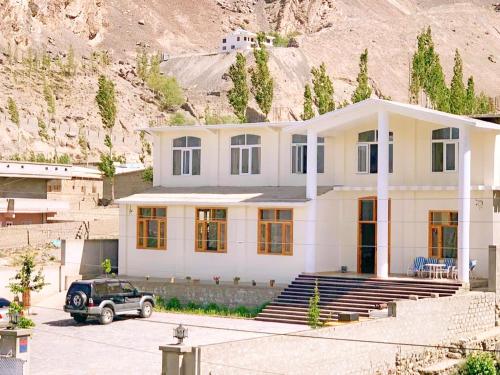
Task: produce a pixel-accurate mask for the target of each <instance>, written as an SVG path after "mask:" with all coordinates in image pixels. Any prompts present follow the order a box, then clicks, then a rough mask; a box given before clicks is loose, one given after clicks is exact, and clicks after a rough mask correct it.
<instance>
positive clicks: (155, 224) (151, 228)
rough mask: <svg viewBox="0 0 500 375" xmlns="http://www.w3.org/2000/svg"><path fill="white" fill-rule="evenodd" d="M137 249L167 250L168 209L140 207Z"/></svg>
mask: <svg viewBox="0 0 500 375" xmlns="http://www.w3.org/2000/svg"><path fill="white" fill-rule="evenodd" d="M137 248H138V249H153V250H155V249H156V250H166V249H167V208H166V207H139V208H138V212H137Z"/></svg>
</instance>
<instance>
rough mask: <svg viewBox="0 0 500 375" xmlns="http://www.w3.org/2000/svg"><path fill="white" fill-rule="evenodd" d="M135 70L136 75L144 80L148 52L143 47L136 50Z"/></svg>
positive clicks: (146, 72) (146, 70)
mask: <svg viewBox="0 0 500 375" xmlns="http://www.w3.org/2000/svg"><path fill="white" fill-rule="evenodd" d="M136 70H137V76H138V77H139V78H140V79H142V80H143V81H145V80H146V79H147V77H148V54H147V53H146V50H145V49H144V48H141V49H139V50H137V57H136Z"/></svg>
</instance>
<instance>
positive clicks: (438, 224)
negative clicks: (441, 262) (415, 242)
mask: <svg viewBox="0 0 500 375" xmlns="http://www.w3.org/2000/svg"><path fill="white" fill-rule="evenodd" d="M457 249H458V212H457V211H429V256H430V257H433V258H457Z"/></svg>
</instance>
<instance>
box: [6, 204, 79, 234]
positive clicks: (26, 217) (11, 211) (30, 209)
mask: <svg viewBox="0 0 500 375" xmlns="http://www.w3.org/2000/svg"><path fill="white" fill-rule="evenodd" d="M68 210H69V202H66V201H60V200H53V199H36V198H0V227H8V226H11V225H30V224H46V223H49V222H51V221H50V219H51V218H53V217H54V216H55V215H56V214H57V213H60V212H64V211H68Z"/></svg>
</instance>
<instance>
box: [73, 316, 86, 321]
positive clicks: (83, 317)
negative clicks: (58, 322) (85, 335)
mask: <svg viewBox="0 0 500 375" xmlns="http://www.w3.org/2000/svg"><path fill="white" fill-rule="evenodd" d="M73 319H75V322H77V323H84V322H85V321H86V320H87V315H84V314H74V315H73Z"/></svg>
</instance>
